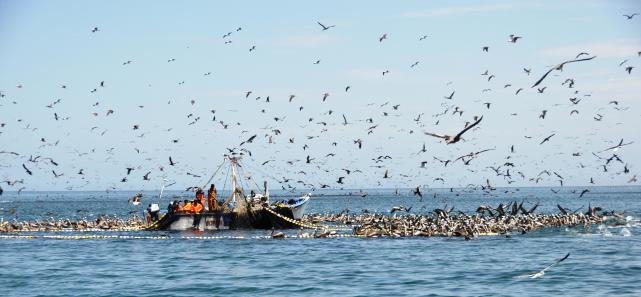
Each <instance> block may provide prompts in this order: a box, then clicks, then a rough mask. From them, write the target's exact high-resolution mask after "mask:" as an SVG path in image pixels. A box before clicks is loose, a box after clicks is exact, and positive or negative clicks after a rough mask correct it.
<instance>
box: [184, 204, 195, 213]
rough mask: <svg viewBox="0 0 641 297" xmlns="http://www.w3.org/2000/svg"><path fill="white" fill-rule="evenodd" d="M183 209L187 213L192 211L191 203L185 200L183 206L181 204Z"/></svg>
mask: <svg viewBox="0 0 641 297" xmlns="http://www.w3.org/2000/svg"><path fill="white" fill-rule="evenodd" d="M183 211H184V212H187V213H191V212H194V205H193V204H191V202H187V203H186V204H185V206H183Z"/></svg>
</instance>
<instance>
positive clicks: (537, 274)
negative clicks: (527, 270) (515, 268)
mask: <svg viewBox="0 0 641 297" xmlns="http://www.w3.org/2000/svg"><path fill="white" fill-rule="evenodd" d="M569 256H570V253H567V254H566V255H565V257H563V258H561V259H558V260H556V262H554V263H552V264H550V265H548V267H545V268H543V270H541V271H539V272H537V273H533V274H528V275H524V276H525V277H529V278H539V277H542V276H543V275H545V271H546V270H548V269H550V268H552V266H554V265H557V264H559V263H561V262H563V261H565V259H567V258H568V257H569Z"/></svg>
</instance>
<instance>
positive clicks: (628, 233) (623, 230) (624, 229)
mask: <svg viewBox="0 0 641 297" xmlns="http://www.w3.org/2000/svg"><path fill="white" fill-rule="evenodd" d="M619 234H621V236H624V237H629V236H632V232H630V230H628V228H623V229H621V232H619Z"/></svg>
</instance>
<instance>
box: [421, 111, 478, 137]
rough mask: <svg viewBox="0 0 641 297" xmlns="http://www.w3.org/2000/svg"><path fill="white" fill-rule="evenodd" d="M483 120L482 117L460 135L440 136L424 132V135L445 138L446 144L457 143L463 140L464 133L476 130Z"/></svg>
mask: <svg viewBox="0 0 641 297" xmlns="http://www.w3.org/2000/svg"><path fill="white" fill-rule="evenodd" d="M482 119H483V116H481V117H480V118H479V119H478V120H476V121H475V122H474V123H472V124H471V125H469V126H467V127H466V128H465V129H463V130H461V132H459V133H458V134H456V135H455V136H450V135H438V134H434V133H429V132H424V134H425V135H430V136H434V137H438V138H443V139H445V143H446V144H452V143H457V142H458V141H459V140H461V139H462V138H461V136H462V135H463V133H465V132H467V131H468V130H470V129H472V128H474V126H476V125H478V124H479V123H480V122H481V120H482Z"/></svg>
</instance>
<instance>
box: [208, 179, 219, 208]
mask: <svg viewBox="0 0 641 297" xmlns="http://www.w3.org/2000/svg"><path fill="white" fill-rule="evenodd" d="M217 195H218V191H216V186H215V185H214V184H211V186H210V187H209V191H207V206H208V209H209V211H217V210H218V201H216V196H217Z"/></svg>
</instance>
